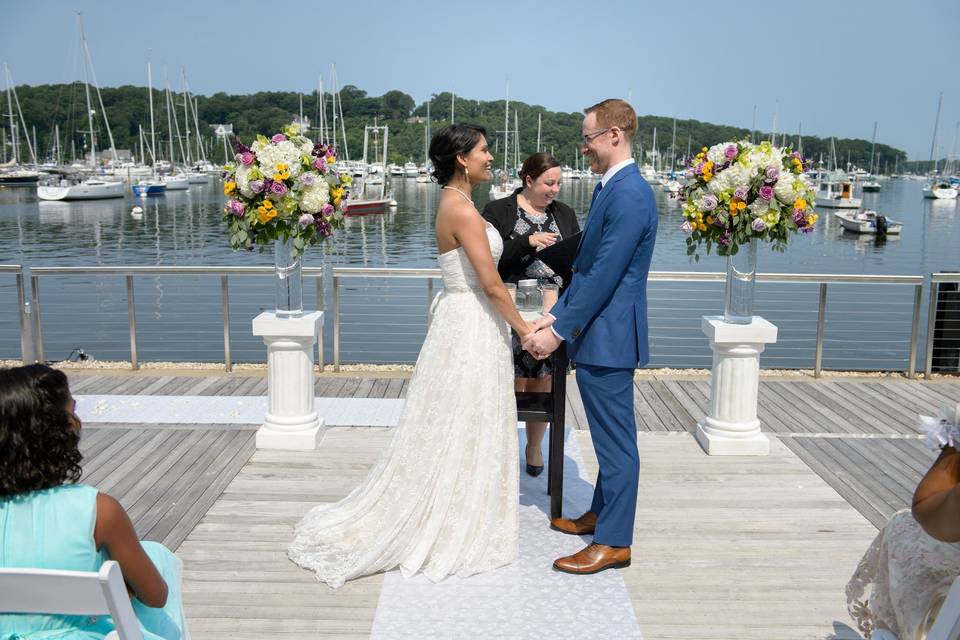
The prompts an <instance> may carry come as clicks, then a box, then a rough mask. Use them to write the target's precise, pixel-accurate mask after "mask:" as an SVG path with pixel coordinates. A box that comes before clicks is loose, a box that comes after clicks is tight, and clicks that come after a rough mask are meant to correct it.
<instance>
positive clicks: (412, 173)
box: [403, 162, 419, 178]
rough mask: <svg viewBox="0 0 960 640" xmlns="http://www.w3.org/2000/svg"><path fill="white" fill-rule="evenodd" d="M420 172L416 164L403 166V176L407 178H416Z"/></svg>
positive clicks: (409, 163) (410, 163)
mask: <svg viewBox="0 0 960 640" xmlns="http://www.w3.org/2000/svg"><path fill="white" fill-rule="evenodd" d="M418 173H419V170H418V169H417V163H416V162H408V163H406V164H405V165H403V175H404V177H405V178H416V177H417V174H418Z"/></svg>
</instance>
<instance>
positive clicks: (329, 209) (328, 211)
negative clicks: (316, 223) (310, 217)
mask: <svg viewBox="0 0 960 640" xmlns="http://www.w3.org/2000/svg"><path fill="white" fill-rule="evenodd" d="M334 211H336V209H334V208H333V205H332V204H330V203H329V202H328V203H327V204H325V205H323V208H322V209H320V213H322V214H323V215H324V217H327V218H329V217H330V216H332V215H333V212H334Z"/></svg>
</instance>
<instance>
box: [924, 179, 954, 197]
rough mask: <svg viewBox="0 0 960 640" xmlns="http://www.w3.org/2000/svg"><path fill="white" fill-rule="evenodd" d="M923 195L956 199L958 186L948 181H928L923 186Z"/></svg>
mask: <svg viewBox="0 0 960 640" xmlns="http://www.w3.org/2000/svg"><path fill="white" fill-rule="evenodd" d="M923 197H924V198H931V199H936V200H956V199H957V188H956V187H953V186H951V185H950V184H949V183H947V182H928V183H927V184H926V185H925V186H924V187H923Z"/></svg>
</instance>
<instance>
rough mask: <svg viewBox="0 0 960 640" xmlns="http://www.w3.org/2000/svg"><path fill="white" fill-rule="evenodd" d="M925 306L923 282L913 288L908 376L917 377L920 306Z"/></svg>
mask: <svg viewBox="0 0 960 640" xmlns="http://www.w3.org/2000/svg"><path fill="white" fill-rule="evenodd" d="M921 306H923V283H920V284H918V285H915V286H914V288H913V325H912V326H911V328H910V361H909V363H908V364H907V377H908V378H910V379H911V380H913V379H914V378H916V377H917V340H919V338H920V307H921Z"/></svg>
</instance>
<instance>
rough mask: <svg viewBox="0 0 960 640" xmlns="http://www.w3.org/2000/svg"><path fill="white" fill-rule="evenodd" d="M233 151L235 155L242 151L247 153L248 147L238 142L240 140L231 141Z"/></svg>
mask: <svg viewBox="0 0 960 640" xmlns="http://www.w3.org/2000/svg"><path fill="white" fill-rule="evenodd" d="M233 151H234V153H236V154H237V155H240V154H242V153H249V152H250V147H248V146H247V145H245V144H243V143H242V142H240V140H237V141H236V142H234V143H233Z"/></svg>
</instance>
